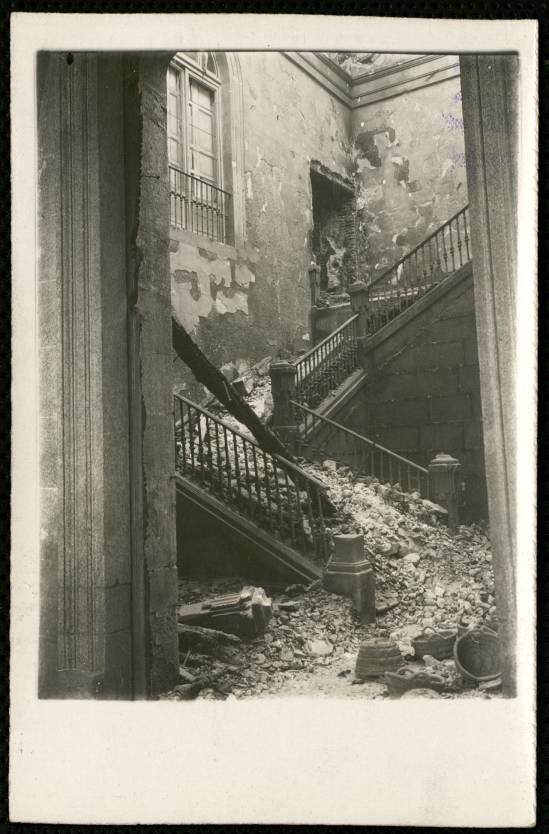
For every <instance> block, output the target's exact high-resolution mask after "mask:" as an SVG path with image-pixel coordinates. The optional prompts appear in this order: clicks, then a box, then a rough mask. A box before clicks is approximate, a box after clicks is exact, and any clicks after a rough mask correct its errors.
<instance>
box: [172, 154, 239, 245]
mask: <svg viewBox="0 0 549 834" xmlns="http://www.w3.org/2000/svg"><path fill="white" fill-rule="evenodd" d="M168 169H169V175H170V225H171V226H174V227H175V228H176V229H186V230H187V231H189V232H195V233H196V234H199V235H205V236H206V237H209V238H212V240H216V241H218V242H219V243H228V242H230V237H231V230H230V208H231V195H230V194H229V192H228V191H224V190H223V189H222V188H218V187H217V186H216V185H212V184H211V183H209V182H206V181H205V180H201V179H199V178H198V177H195V176H193V175H192V174H187V173H185V171H183V170H182V169H181V168H178V167H177V165H173V164H171V163H170V165H169V166H168Z"/></svg>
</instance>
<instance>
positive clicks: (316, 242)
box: [311, 162, 355, 294]
mask: <svg viewBox="0 0 549 834" xmlns="http://www.w3.org/2000/svg"><path fill="white" fill-rule="evenodd" d="M311 191H312V203H313V232H312V239H311V249H312V254H313V256H314V259H315V261H316V263H317V265H318V266H319V267H320V290H321V291H323V292H329V293H330V294H339V293H344V292H346V290H347V287H348V286H349V284H350V283H352V281H353V280H354V260H355V258H354V251H355V194H354V189H353V186H352V185H351V184H350V183H347V182H346V181H345V180H344V179H343V177H339V176H338V175H337V174H333V173H331V172H330V171H328V170H327V169H325V168H324V166H321V165H320V164H319V163H314V162H313V163H311Z"/></svg>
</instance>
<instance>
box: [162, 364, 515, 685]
mask: <svg viewBox="0 0 549 834" xmlns="http://www.w3.org/2000/svg"><path fill="white" fill-rule="evenodd" d="M264 374H265V375H264V376H263V377H261V376H259V375H256V376H255V377H254V378H255V379H256V380H257V382H256V384H255V387H254V389H253V391H252V393H251V395H250V396H249V397H248V402H249V403H250V404H251V405H252V406H253V407H254V408H256V407H257V404H258V403H259V404H260V405H261V403H264V402H265V400H266V398H267V395H270V383H269V378H268V366H267V365H266V366H265V370H264ZM211 410H214V409H213V407H212V408H211ZM257 410H258V413H260V412H261V407H259V408H258V409H257ZM218 411H219V413H220V414H222V416H223V419H225V420H226V421H227V422H229V423H230V424H231V425H234V427H235V428H237V429H239V430H240V431H242V432H243V433H245V434H249V432H248V431H247V429H245V428H244V427H242V426H241V425H240V424H238V423H237V421H236V420H234V418H233V417H231V415H228V414H226V413H225V412H223V411H222V410H221V409H218ZM301 463H302V465H303V467H304V468H305V469H306V470H307V471H308V472H310V474H311V475H313V476H314V477H316V478H317V479H318V480H321V481H323V482H324V483H325V484H326V486H327V488H328V494H329V496H330V498H331V500H332V502H333V503H334V504H335V506H336V508H337V513H338V514H337V516H336V517H335V518H334V519H329V520H327V523H328V524H329V525H330V527H329V528H328V535H329V537H330V538H332V539H333V536H334V535H336V534H341V533H343V534H349V533H351V534H353V533H362V534H363V535H364V547H365V553H366V554H367V558H369V559H370V560H371V561H372V562H373V565H372V566H373V568H374V570H375V592H376V614H377V620H376V622H375V623H372V624H367V623H360V622H359V621H358V618H357V617H356V615H355V614H354V613H353V610H352V602H351V600H350V599H346V598H345V597H341V596H336V595H334V594H331V593H328V592H327V591H326V590H324V589H323V588H322V587H321V583H320V582H318V581H317V582H315V583H312V584H311V586H305V585H291V586H288V587H286V588H282V587H280V586H279V587H275V586H272V587H271V586H266V591H267V593H268V594H269V596H270V597H271V598H272V617H271V620H270V622H269V625H268V628H267V630H266V631H265V633H264V634H263V635H259V636H255V637H252V638H251V639H246V640H243V641H240V642H239V643H238V645H233V646H228V645H225V646H219V645H218V643H217V641H214V642H213V645H210V646H209V647H208V646H205V645H204V643H200V642H198V643H197V645H195V646H191V645H190V643H189V642H188V641H187V642H186V641H185V639H182V636H181V633H180V650H181V652H182V655H181V663H182V665H183V666H184V668H185V669H189V667H190V673H191V674H192V675H195V676H196V678H197V679H202V678H204V677H207V675H208V674H212V673H214V672H215V673H219V674H220V678H219V680H217V681H216V683H215V685H214V684H212V685H210V686H208V687H204V688H202V689H200V692H199V693H198V697H200V698H214V699H215V698H225V697H228V695H227V693H229V692H231V693H232V694H233V695H234V696H235V697H237V698H242V697H249V696H257V695H261V696H263V697H268V696H275V695H280V694H288V695H296V694H306V695H309V696H311V695H318V696H321V697H322V696H331V697H362V698H363V697H372V698H374V697H378V698H379V697H389V693H388V690H387V687H386V685H385V684H384V683H383V681H373V682H366V683H363V684H361V686H353V685H352V683H353V680H354V676H353V674H352V672H353V670H354V667H355V663H356V659H357V655H358V650H359V647H360V645H361V644H362V643H363V642H364V641H365V640H367V639H371V638H376V637H378V638H379V637H383V638H388V639H391V640H393V641H394V642H395V643H396V644H397V646H398V648H399V650H400V653H401V655H402V657H403V661H404V663H406V664H407V665H410V667H411V668H412V669H416V670H418V669H422V670H424V671H426V672H432V673H434V674H437V675H441V676H442V677H443V678H444V680H445V687H444V691H443V692H442V693H441V694H440V695H439V696H438V697H442V698H456V697H482V698H491V697H498V696H499V689H498V688H497V686H496V685H493V686H490V687H486V689H481V688H480V687H479V686H477V685H476V684H475V683H474V682H470V681H466V680H464V679H463V678H462V676H461V675H460V674H459V672H458V671H457V670H456V667H455V664H454V661H453V660H452V659H451V658H449V659H447V660H443V661H437V660H435V659H434V658H432V657H429V655H426V656H425V657H424V658H423V661H420V660H418V659H417V658H416V657H415V656H414V649H413V644H412V641H413V640H414V639H415V638H417V637H418V636H419V635H420V634H421V633H422V631H423V629H424V628H425V627H426V626H431V627H435V628H436V627H439V626H442V625H444V624H447V625H449V626H451V627H453V628H454V629H457V625H458V623H460V622H467V623H468V624H470V625H475V624H480V625H482V624H487V623H490V622H492V623H493V622H494V621H496V606H495V586H494V578H493V571H492V556H491V550H490V542H489V539H488V531H487V529H486V528H485V527H484V526H483V525H480V524H479V525H471V526H460V527H458V529H457V530H456V531H455V532H454V533H451V532H450V531H449V530H448V528H447V526H446V516H447V514H446V512H445V510H444V509H443V508H442V507H439V506H438V505H437V504H434V503H433V502H431V501H429V500H427V499H423V498H421V496H420V494H419V493H418V492H406V491H405V490H404V489H402V488H401V485H399V484H388V483H380V482H379V481H378V480H377V479H375V478H373V477H370V476H357V475H356V474H355V473H353V472H352V471H351V470H350V469H349V467H347V466H339V465H338V464H337V462H336V461H333V460H332V459H330V458H326V459H324V460H322V459H321V460H319V461H318V462H316V463H310V462H307V461H301ZM330 544H331V551H332V553H333V541H331V542H330ZM243 585H246V582H245V580H244V579H243V578H242V577H229V578H217V579H215V580H201V581H198V580H193V579H188V578H183V579H182V581H181V583H180V599H179V602H180V605H187V604H191V603H193V604H196V603H200V602H202V601H204V600H207V599H210V598H211V597H213V596H215V595H216V594H230V593H237V592H239V591H240V590H241V589H242V587H243ZM180 628H181V626H180ZM320 645H322V646H323V647H325V649H324V650H323V651H318V649H319V647H320ZM189 648H190V649H191V654H190V656H189V657H188V658H187V653H188V649H189ZM315 649H316V651H315ZM186 658H187V659H186ZM181 683H182V685H184V684H187V683H188V684H189V685H190V683H191V682H189V681H188V679H186V678H185V676H182V681H181ZM412 691H413V690H412ZM406 694H408V693H406ZM163 697H167V698H174V699H177V698H178V697H179V696H178V694H177V693H176V692H175V690H174V692H172V693H168V694H167V695H165V696H163ZM403 697H404V696H403ZM410 697H411V694H410Z"/></svg>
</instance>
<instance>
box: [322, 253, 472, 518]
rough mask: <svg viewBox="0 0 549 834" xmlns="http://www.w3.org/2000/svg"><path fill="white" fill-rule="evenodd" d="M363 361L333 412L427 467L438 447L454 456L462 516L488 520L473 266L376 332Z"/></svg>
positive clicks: (334, 416)
mask: <svg viewBox="0 0 549 834" xmlns="http://www.w3.org/2000/svg"><path fill="white" fill-rule="evenodd" d="M364 366H365V369H366V372H367V377H366V379H365V381H364V383H363V384H362V386H361V387H360V388H359V390H358V391H357V393H356V394H355V395H354V396H352V397H350V398H349V399H348V400H347V402H346V403H345V404H344V405H343V407H342V408H340V409H337V408H334V407H333V406H332V409H331V410H330V414H329V415H328V416H330V417H332V419H334V420H336V421H338V422H340V423H342V424H343V425H345V426H347V428H350V429H353V430H354V431H356V432H358V433H359V434H363V435H365V436H366V437H369V438H370V439H371V440H375V441H376V442H377V443H379V444H381V445H382V446H385V447H387V448H388V449H391V450H392V451H394V452H397V453H398V454H400V455H402V456H403V457H405V458H408V459H409V460H412V461H414V462H415V463H418V464H420V465H421V466H424V467H427V466H428V464H429V461H430V460H432V458H433V457H434V456H435V455H436V454H437V453H438V452H446V453H449V454H451V455H453V456H454V457H456V458H457V459H458V460H459V461H460V463H461V473H460V474H461V480H462V481H463V482H464V484H465V491H464V493H463V494H462V496H461V500H462V505H461V516H462V519H463V520H464V521H474V520H478V519H480V518H487V499H486V474H485V468H484V449H483V428H482V410H481V399H480V378H479V363H478V348H477V334H476V324H475V309H474V297H473V279H472V269H471V265H470V264H469V265H468V266H466V267H464V268H463V269H462V270H461V272H460V273H457V275H456V276H454V277H453V278H452V279H450V281H449V282H448V284H447V286H446V287H445V288H442V287H437V288H436V289H435V290H432V291H431V293H430V294H427V295H426V296H424V298H423V299H421V301H419V302H417V303H416V305H414V306H413V307H411V308H410V309H409V310H407V311H406V312H405V313H402V314H401V315H400V316H399V317H398V319H396V320H395V321H394V322H392V323H391V324H389V325H387V326H386V327H385V328H383V329H382V330H381V331H378V333H377V334H375V335H374V336H373V337H371V338H370V339H369V340H368V341H367V342H366V345H365V352H364ZM336 451H337V450H336V449H335V448H334V449H332V448H331V447H329V448H328V449H327V454H328V453H330V452H332V453H333V454H334V455H335V454H336Z"/></svg>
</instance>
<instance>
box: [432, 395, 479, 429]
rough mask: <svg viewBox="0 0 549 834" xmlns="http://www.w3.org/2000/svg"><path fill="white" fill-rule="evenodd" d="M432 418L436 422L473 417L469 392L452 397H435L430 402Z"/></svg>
mask: <svg viewBox="0 0 549 834" xmlns="http://www.w3.org/2000/svg"><path fill="white" fill-rule="evenodd" d="M429 408H430V414H431V420H433V421H434V422H440V421H443V422H454V421H457V420H468V419H470V417H471V401H470V398H469V396H468V395H467V394H456V395H454V396H452V397H433V399H432V400H431V401H430V403H429Z"/></svg>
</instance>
